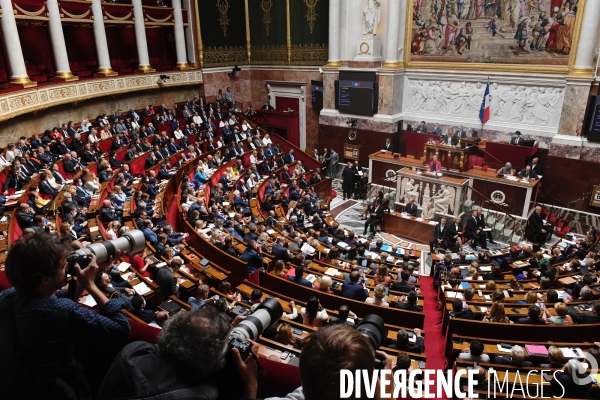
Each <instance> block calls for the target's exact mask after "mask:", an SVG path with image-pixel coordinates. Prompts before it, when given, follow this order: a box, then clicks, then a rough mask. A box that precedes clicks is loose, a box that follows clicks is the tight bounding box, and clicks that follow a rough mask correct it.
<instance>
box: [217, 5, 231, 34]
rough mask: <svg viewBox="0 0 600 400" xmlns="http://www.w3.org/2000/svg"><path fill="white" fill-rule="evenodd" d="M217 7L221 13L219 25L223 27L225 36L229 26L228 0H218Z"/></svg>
mask: <svg viewBox="0 0 600 400" xmlns="http://www.w3.org/2000/svg"><path fill="white" fill-rule="evenodd" d="M217 8H218V9H219V12H220V13H221V17H220V18H219V25H221V28H223V36H224V37H227V26H229V18H227V11H228V10H229V1H228V0H217Z"/></svg>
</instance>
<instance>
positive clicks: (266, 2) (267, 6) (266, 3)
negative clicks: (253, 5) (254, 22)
mask: <svg viewBox="0 0 600 400" xmlns="http://www.w3.org/2000/svg"><path fill="white" fill-rule="evenodd" d="M272 7H273V1H272V0H261V2H260V8H262V10H263V18H262V21H263V24H265V30H266V31H267V36H269V33H270V31H271V21H272V20H271V8H272Z"/></svg>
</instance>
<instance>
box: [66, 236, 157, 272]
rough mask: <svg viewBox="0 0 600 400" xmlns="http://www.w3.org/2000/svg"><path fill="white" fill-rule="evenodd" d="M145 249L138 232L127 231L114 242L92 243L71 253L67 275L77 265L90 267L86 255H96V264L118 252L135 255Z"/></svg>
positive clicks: (142, 238)
mask: <svg viewBox="0 0 600 400" xmlns="http://www.w3.org/2000/svg"><path fill="white" fill-rule="evenodd" d="M144 247H146V238H145V237H144V234H143V233H142V231H140V230H134V231H129V232H127V233H126V234H124V235H123V236H121V237H120V238H117V239H115V240H106V241H104V242H101V243H93V244H90V245H89V246H85V247H83V248H81V249H79V250H75V251H72V252H71V253H70V254H69V255H68V256H67V262H68V263H69V273H70V274H71V275H73V266H74V265H75V263H77V264H79V268H81V269H84V268H86V267H87V266H88V265H90V261H91V259H90V258H89V257H88V254H95V255H96V262H97V263H98V264H100V263H103V262H105V261H107V260H108V259H109V258H110V257H111V256H112V257H114V256H115V254H116V253H117V251H118V250H121V252H123V253H129V254H133V253H137V252H139V251H142V250H144Z"/></svg>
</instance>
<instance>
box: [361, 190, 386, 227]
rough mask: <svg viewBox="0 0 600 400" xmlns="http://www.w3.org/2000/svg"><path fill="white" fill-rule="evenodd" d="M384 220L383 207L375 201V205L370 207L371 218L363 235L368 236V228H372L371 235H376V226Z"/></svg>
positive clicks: (366, 223)
mask: <svg viewBox="0 0 600 400" xmlns="http://www.w3.org/2000/svg"><path fill="white" fill-rule="evenodd" d="M382 220H383V207H381V205H380V204H379V200H377V199H376V200H375V201H373V205H371V206H370V207H369V218H368V219H367V221H366V222H365V230H364V232H363V235H366V234H367V228H368V227H369V226H370V227H371V234H374V233H375V225H376V224H378V223H381V221H382Z"/></svg>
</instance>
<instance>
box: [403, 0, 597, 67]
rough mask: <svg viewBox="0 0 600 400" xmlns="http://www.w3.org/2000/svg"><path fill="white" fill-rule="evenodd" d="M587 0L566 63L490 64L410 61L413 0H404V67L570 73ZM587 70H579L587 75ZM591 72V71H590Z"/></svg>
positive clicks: (582, 1)
mask: <svg viewBox="0 0 600 400" xmlns="http://www.w3.org/2000/svg"><path fill="white" fill-rule="evenodd" d="M586 5H587V0H579V3H578V12H577V19H576V21H575V32H574V34H573V46H572V47H571V49H572V50H571V52H570V54H569V62H568V65H565V66H561V65H545V64H533V63H532V64H508V63H507V64H492V63H489V64H488V63H466V62H465V63H461V62H427V61H411V48H412V38H413V32H412V20H413V12H414V0H406V7H407V9H406V21H405V22H404V25H405V27H404V67H405V68H417V69H445V70H461V71H494V72H501V71H510V72H538V73H546V74H572V73H576V72H577V71H574V66H575V59H576V57H577V48H578V47H579V36H580V34H581V25H582V21H583V15H584V13H585V11H586ZM588 72H589V71H581V73H582V74H583V75H588ZM592 73H593V72H592Z"/></svg>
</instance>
